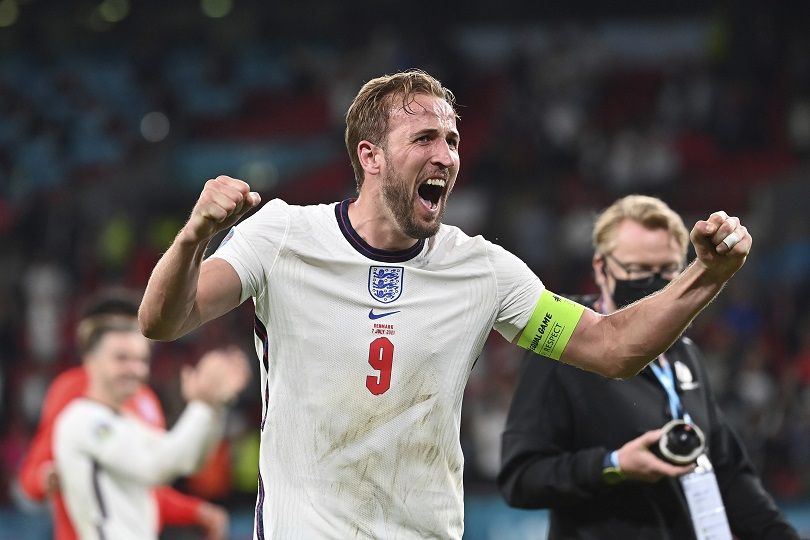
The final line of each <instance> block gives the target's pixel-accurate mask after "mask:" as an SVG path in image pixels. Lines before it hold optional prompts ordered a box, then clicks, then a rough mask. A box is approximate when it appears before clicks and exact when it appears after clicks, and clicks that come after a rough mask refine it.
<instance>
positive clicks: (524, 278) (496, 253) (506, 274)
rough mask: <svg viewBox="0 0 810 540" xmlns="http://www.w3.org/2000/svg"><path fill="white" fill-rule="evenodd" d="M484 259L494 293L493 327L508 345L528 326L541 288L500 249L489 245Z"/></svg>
mask: <svg viewBox="0 0 810 540" xmlns="http://www.w3.org/2000/svg"><path fill="white" fill-rule="evenodd" d="M487 255H488V257H489V260H490V264H492V267H493V270H494V272H495V279H496V281H497V289H498V290H497V295H498V314H497V316H496V318H495V325H494V327H495V330H497V331H498V333H499V334H501V335H502V336H503V337H504V338H506V339H507V340H508V341H513V340H514V338H515V336H517V335H518V334H519V333H520V332H521V331H522V330H523V328H525V327H526V324H527V323H528V322H529V319H530V318H531V315H532V312H533V311H534V307H535V306H536V305H537V302H538V300H539V299H540V293H542V292H543V289H544V288H545V287H544V286H543V282H542V281H540V278H539V277H537V275H536V274H535V273H534V272H532V271H531V269H530V268H529V267H528V266H527V265H526V263H524V262H523V261H522V260H520V259H519V258H518V257H517V256H515V255H514V254H512V253H510V252H508V251H506V250H505V249H503V248H502V247H501V246H498V245H497V244H492V243H490V244H489V246H488V249H487Z"/></svg>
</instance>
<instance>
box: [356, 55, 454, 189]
mask: <svg viewBox="0 0 810 540" xmlns="http://www.w3.org/2000/svg"><path fill="white" fill-rule="evenodd" d="M416 94H426V95H430V96H436V97H439V98H442V99H443V100H445V101H446V102H447V103H448V104H449V105H450V107H451V108H452V109H453V112H454V113H456V98H455V96H454V95H453V92H451V91H450V90H449V89H448V88H445V87H444V86H442V83H441V82H439V80H438V79H436V78H435V77H433V76H431V75H428V74H427V73H426V72H424V71H422V70H420V69H412V70H408V71H402V72H399V73H394V74H393V75H383V76H382V77H377V78H375V79H371V80H370V81H368V82H367V83H366V84H364V85H363V86H362V88H360V91H359V92H358V93H357V95H356V96H355V98H354V100H352V104H351V105H349V109H348V111H347V112H346V134H345V141H346V150H347V151H348V152H349V159H351V162H352V168H353V169H354V177H355V181H356V182H357V190H358V191H359V190H360V188H361V187H362V185H363V176H364V174H363V167H362V165H360V158H359V157H358V156H357V145H358V144H360V141H369V142H371V143H373V144H376V145H377V146H385V143H386V138H387V135H388V122H389V120H390V118H391V105H392V101H393V100H394V97H397V98H401V99H402V108H403V109H404V110H405V112H408V113H411V112H412V110H411V109H410V107H409V106H410V104H411V103H413V99H414V95H416ZM456 117H458V113H456Z"/></svg>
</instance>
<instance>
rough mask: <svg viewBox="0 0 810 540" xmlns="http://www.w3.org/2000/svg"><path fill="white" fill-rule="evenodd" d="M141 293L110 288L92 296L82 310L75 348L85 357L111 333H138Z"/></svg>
mask: <svg viewBox="0 0 810 540" xmlns="http://www.w3.org/2000/svg"><path fill="white" fill-rule="evenodd" d="M140 298H141V297H140V295H139V294H138V293H136V292H135V291H132V290H129V289H125V288H121V287H110V288H105V289H101V290H100V291H98V292H97V293H95V294H93V295H92V296H90V297H89V298H88V299H87V301H86V302H85V303H84V306H83V307H82V308H81V309H80V311H79V324H78V326H77V327H76V347H77V349H78V351H79V354H80V355H82V356H84V355H85V354H87V353H89V352H90V351H92V350H93V349H94V348H95V347H96V345H98V343H99V342H100V341H101V338H103V337H104V335H105V334H107V333H108V332H138V333H140V327H139V326H138V306H139V304H140Z"/></svg>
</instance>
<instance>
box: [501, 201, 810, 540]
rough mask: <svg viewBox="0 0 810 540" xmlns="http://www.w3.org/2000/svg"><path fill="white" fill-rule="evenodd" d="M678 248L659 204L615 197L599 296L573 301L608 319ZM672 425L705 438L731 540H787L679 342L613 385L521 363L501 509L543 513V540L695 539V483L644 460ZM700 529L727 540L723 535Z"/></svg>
mask: <svg viewBox="0 0 810 540" xmlns="http://www.w3.org/2000/svg"><path fill="white" fill-rule="evenodd" d="M688 238H689V233H688V232H687V230H686V227H685V226H684V224H683V221H682V220H681V218H680V217H679V216H678V214H676V213H675V212H674V211H673V210H672V209H671V208H670V207H669V206H667V205H666V203H664V202H663V201H661V200H659V199H656V198H653V197H646V196H643V195H630V196H627V197H624V198H622V199H619V200H618V201H616V202H615V203H613V204H612V205H611V206H609V207H608V208H607V209H606V210H605V211H604V212H602V213H601V214H600V215H599V217H598V218H597V220H596V224H595V227H594V230H593V243H594V247H595V253H594V256H593V262H592V264H593V273H594V278H595V280H596V284H597V285H598V286H599V291H600V293H599V294H598V295H592V296H584V297H577V298H575V300H576V301H578V302H581V303H583V304H585V305H587V306H592V307H593V309H594V310H595V311H597V312H599V313H612V312H614V311H616V310H617V309H620V308H622V307H625V306H626V305H628V304H631V303H632V302H635V301H637V300H640V299H641V298H643V297H644V296H647V295H648V294H652V293H654V292H656V291H658V290H660V289H662V288H664V287H665V286H666V284H667V283H668V282H669V281H671V280H672V279H674V278H675V277H676V276H677V275H678V274H679V273H680V272H681V271H682V269H683V264H684V261H685V260H686V253H687V248H688V247H689V245H688ZM674 418H676V419H687V420H688V421H689V422H690V423H692V424H695V425H697V426H698V427H699V428H700V430H701V431H702V432H703V433H704V434H705V438H706V458H708V460H709V462H710V463H711V464H712V465H713V470H714V474H715V476H716V482H717V484H718V486H719V491H720V494H721V495H722V506H724V507H725V514H726V516H727V523H728V525H730V528H731V531H732V532H733V533H734V534H735V535H736V537H737V538H739V539H740V540H749V539H750V540H765V539H773V540H776V539H791V538H798V535H797V533H796V531H795V530H793V528H792V527H791V526H790V525H789V524H788V523H787V522H786V521H785V518H784V516H783V515H782V514H781V513H780V512H779V510H778V509H777V507H776V505H775V504H774V501H773V500H772V498H771V497H770V495H768V493H766V492H765V490H764V489H763V487H762V485H761V483H760V481H759V478H758V477H757V475H756V473H755V472H754V469H753V465H752V464H751V463H750V461H749V460H748V457H747V454H746V452H745V449H744V448H743V446H742V444H741V443H740V440H739V439H738V438H737V436H736V434H735V433H734V432H733V431H732V429H731V427H730V426H729V424H728V422H727V421H726V419H725V417H724V416H723V414H722V412H721V411H720V409H719V408H718V406H717V403H716V401H715V398H714V395H713V393H712V391H711V389H710V387H709V378H708V376H707V373H706V369H705V367H704V365H703V357H702V355H701V353H700V350H698V348H697V346H695V344H694V343H693V342H692V341H691V340H690V339H688V338H686V337H680V338H679V339H678V340H676V341H675V343H674V344H673V345H672V347H670V348H669V350H667V351H666V352H665V353H664V354H662V355H661V356H659V357H658V358H657V359H656V360H654V361H653V362H652V363H650V365H649V366H648V367H646V368H644V369H643V370H642V371H641V373H640V374H639V375H638V376H636V377H633V378H630V379H627V380H623V381H616V380H610V379H606V378H604V377H600V376H598V375H594V374H592V373H587V372H585V371H582V370H579V369H576V368H573V367H571V366H567V365H565V364H561V363H556V362H537V361H536V359H534V358H529V357H527V358H525V359H524V363H523V367H522V370H521V376H520V378H519V382H518V387H517V389H516V391H515V395H514V398H513V402H512V406H511V409H510V412H509V417H508V420H507V425H506V430H505V432H504V434H503V448H502V462H503V463H502V470H501V472H500V474H499V476H498V484H499V487H500V489H501V491H502V493H503V494H504V496H505V497H506V500H507V501H508V502H509V504H510V505H512V506H517V507H520V508H551V523H550V531H549V538H553V539H558V538H581V539H590V538H593V539H597V538H598V539H606V538H622V539H625V538H635V539H639V540H641V539H649V540H660V539H664V538H671V539H673V540H674V539H677V540H682V539H683V540H687V539H693V538H696V537H697V536H696V533H695V529H696V528H701V527H700V525H698V527H695V526H694V525H693V521H694V522H696V523H698V524H699V523H700V522H701V520H702V519H703V518H701V517H699V515H700V513H701V511H700V510H699V511H698V512H696V514H698V516H696V515H694V514H693V513H692V512H690V506H689V504H688V498H689V496H685V492H686V489H692V488H691V487H690V488H682V486H681V482H680V481H679V478H682V479H687V478H691V479H692V480H694V478H698V477H696V476H695V477H690V476H688V475H689V473H691V468H689V467H684V466H676V465H674V464H671V463H669V462H667V461H664V460H663V459H661V458H660V457H658V456H657V455H656V454H654V453H653V451H652V449H653V448H654V445H656V444H657V443H658V441H659V439H660V437H661V436H662V430H661V429H660V428H661V427H662V426H664V425H665V424H666V423H667V422H668V421H671V420H672V419H674ZM684 475H687V476H684ZM706 481H707V482H711V478H708V477H707V478H706ZM692 483H693V484H694V482H692ZM707 485H708V486H709V487H711V484H707ZM703 504H704V505H705V504H707V503H706V502H704V503H703ZM718 508H720V506H718ZM721 513H722V510H718V512H717V515H715V516H714V517H712V519H715V520H716V519H717V518H718V517H720V518H722V517H723V516H722V515H720V514H721ZM710 525H711V524H710ZM711 526H714V527H719V528H720V529H722V530H724V531H725V532H724V533H723V534H728V526H727V525H724V524H722V523H719V522H718V521H716V522H715V523H714V525H711ZM715 534H717V533H715ZM700 538H703V536H700ZM711 538H723V536H719V535H716V536H711ZM726 538H730V535H729V536H726Z"/></svg>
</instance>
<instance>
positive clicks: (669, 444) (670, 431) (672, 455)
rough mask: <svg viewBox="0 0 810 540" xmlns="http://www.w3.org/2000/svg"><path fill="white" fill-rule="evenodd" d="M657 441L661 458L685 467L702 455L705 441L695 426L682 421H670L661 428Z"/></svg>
mask: <svg viewBox="0 0 810 540" xmlns="http://www.w3.org/2000/svg"><path fill="white" fill-rule="evenodd" d="M663 431H664V433H663V434H662V435H661V439H660V440H659V441H658V450H659V451H660V454H661V457H662V458H663V459H665V460H666V461H669V462H670V463H673V464H675V465H686V464H687V463H692V462H693V461H695V460H696V459H697V458H698V456H699V455H700V454H702V453H703V451H704V449H705V445H706V442H705V441H706V439H705V437H704V436H703V432H702V431H701V430H700V428H699V427H697V426H696V425H695V424H692V423H689V422H686V421H684V420H672V421H671V422H668V423H667V424H666V425H665V426H664V427H663Z"/></svg>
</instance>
